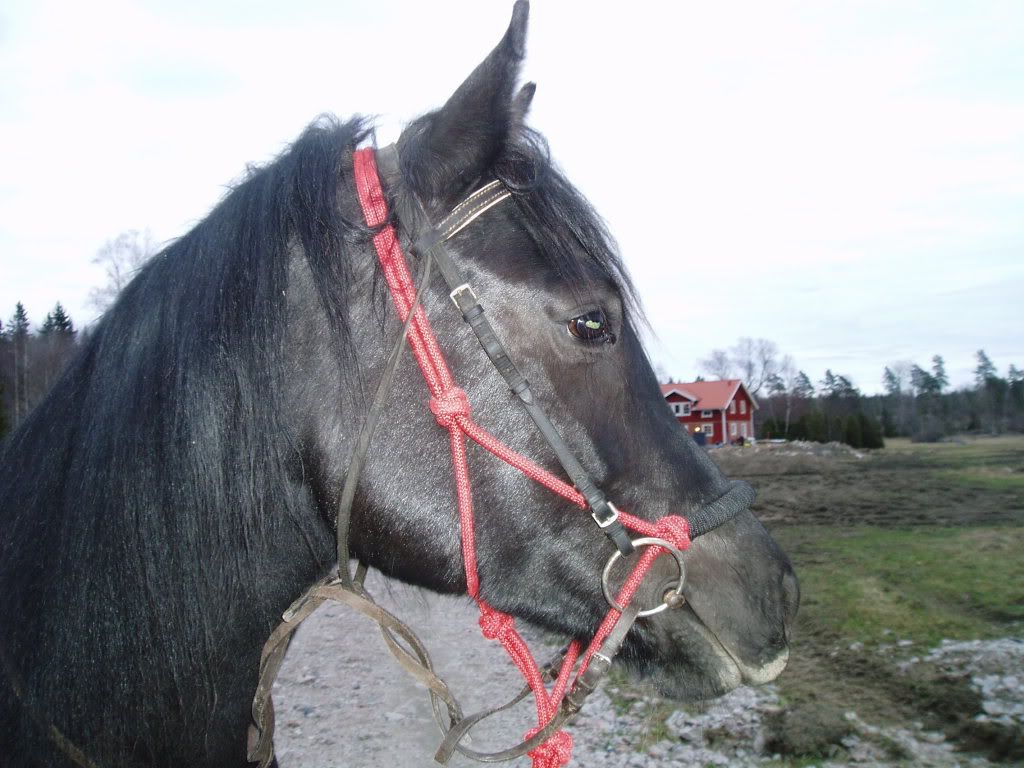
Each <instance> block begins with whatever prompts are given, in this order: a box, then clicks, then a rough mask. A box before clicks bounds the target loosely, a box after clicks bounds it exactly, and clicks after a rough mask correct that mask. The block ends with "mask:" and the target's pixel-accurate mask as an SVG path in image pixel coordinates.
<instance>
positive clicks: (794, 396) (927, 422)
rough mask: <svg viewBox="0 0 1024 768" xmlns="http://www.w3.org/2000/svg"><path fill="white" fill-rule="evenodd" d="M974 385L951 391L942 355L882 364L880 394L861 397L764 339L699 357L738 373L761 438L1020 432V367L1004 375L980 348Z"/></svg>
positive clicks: (868, 444)
mask: <svg viewBox="0 0 1024 768" xmlns="http://www.w3.org/2000/svg"><path fill="white" fill-rule="evenodd" d="M975 361H976V366H975V369H974V373H975V380H974V385H973V386H970V387H962V388H960V389H957V390H951V389H950V384H949V377H948V376H947V374H946V364H945V360H944V359H943V357H942V356H941V355H935V356H933V357H932V359H931V365H930V366H929V367H927V368H924V367H921V366H919V365H917V364H916V363H914V362H910V361H899V362H894V363H890V364H889V365H887V366H885V367H884V370H883V372H882V379H881V383H882V386H883V390H884V394H877V395H865V394H863V393H862V392H861V391H860V390H859V389H858V388H857V387H856V386H854V384H853V382H852V380H851V378H850V377H849V376H846V375H844V374H842V373H837V372H833V371H832V370H826V371H825V373H824V375H823V376H822V378H820V379H819V380H818V381H816V382H815V381H812V379H811V377H810V376H808V375H807V373H805V372H804V371H802V370H800V369H798V368H797V366H796V364H795V363H794V361H793V359H792V357H790V356H789V355H784V354H781V353H780V352H779V349H778V346H777V345H776V344H775V343H774V342H772V341H769V340H767V339H750V338H742V339H740V340H739V341H738V342H737V343H736V344H735V345H734V346H733V347H731V348H730V349H715V350H713V351H712V352H711V354H710V355H709V356H708V357H706V358H703V359H701V360H700V361H698V366H699V367H700V369H701V370H702V371H703V372H705V373H707V374H708V375H710V376H713V377H715V378H721V379H728V378H740V379H742V380H743V382H744V384H745V385H746V386H747V389H748V390H749V391H750V393H751V394H753V395H754V396H755V397H756V398H757V399H758V401H759V403H760V405H761V407H760V409H758V410H757V411H755V415H754V428H755V432H756V434H757V436H758V437H760V438H781V439H787V440H810V441H815V442H831V441H836V442H843V443H847V444H849V445H851V446H854V447H857V448H880V447H882V446H883V444H884V438H886V437H910V438H911V439H914V440H918V441H935V440H940V439H941V438H943V437H944V436H946V435H952V434H963V433H989V434H999V433H1003V432H1008V431H1016V432H1024V371H1022V370H1021V369H1020V368H1018V367H1017V366H1016V365H1010V366H1009V368H1008V369H1007V375H1006V376H1005V377H1002V376H1000V375H999V373H998V369H997V368H996V365H995V364H994V363H993V362H992V360H991V359H990V358H989V357H988V355H987V354H986V353H985V351H984V350H983V349H979V350H978V351H977V353H976V354H975Z"/></svg>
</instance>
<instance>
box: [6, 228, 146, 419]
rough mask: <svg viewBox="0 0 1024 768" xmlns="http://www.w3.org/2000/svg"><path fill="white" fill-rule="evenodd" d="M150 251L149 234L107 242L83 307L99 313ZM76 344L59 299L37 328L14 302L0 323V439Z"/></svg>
mask: <svg viewBox="0 0 1024 768" xmlns="http://www.w3.org/2000/svg"><path fill="white" fill-rule="evenodd" d="M155 252H156V244H155V243H154V241H153V236H152V234H151V233H150V232H149V230H145V231H143V232H139V231H138V230H129V231H127V232H122V233H121V234H120V235H118V236H117V237H115V238H113V239H112V240H108V241H107V242H106V243H105V244H104V245H103V247H102V248H100V249H99V251H97V253H96V255H95V256H94V257H93V259H92V263H93V264H97V265H99V266H101V267H103V271H104V273H105V275H106V283H105V285H103V286H102V287H101V288H93V289H92V290H91V291H90V293H89V304H90V305H91V306H92V307H93V308H94V309H95V310H97V311H98V312H99V313H102V312H104V311H105V310H106V309H107V307H108V306H110V305H111V304H112V303H113V302H114V299H115V298H117V295H118V293H120V291H121V289H122V288H124V286H125V285H127V284H128V281H129V280H131V278H132V277H133V276H134V274H135V273H136V272H137V271H138V270H139V269H140V268H141V267H142V265H143V264H145V262H146V261H147V260H148V259H149V258H150V257H151V256H152V255H153V254H154V253H155ZM80 341H81V340H80V339H79V330H78V329H77V328H75V324H74V321H73V320H72V319H71V316H70V315H69V314H68V313H67V311H66V310H65V309H64V306H63V305H62V304H61V303H60V302H59V301H58V302H57V303H56V305H54V307H53V309H51V310H50V311H49V312H48V313H47V314H46V317H45V318H44V319H43V321H42V323H40V324H39V326H38V327H35V326H33V324H32V322H31V320H30V319H29V315H28V310H27V309H26V307H25V305H24V304H23V303H22V302H20V301H19V302H18V303H17V304H16V305H15V307H14V312H13V313H12V314H11V315H10V317H9V318H8V319H7V320H6V321H4V320H2V319H0V437H3V435H4V434H6V433H7V432H9V431H10V430H12V429H13V428H14V427H16V426H18V425H19V424H20V423H21V422H22V421H24V420H25V417H26V416H27V415H28V414H29V412H30V411H31V410H32V408H34V407H35V405H36V404H37V403H38V402H39V401H40V400H42V399H43V397H44V396H45V395H46V393H47V392H48V391H49V389H50V387H52V386H53V384H54V382H55V381H56V380H57V377H58V376H59V374H60V372H61V371H62V370H63V368H64V366H65V365H66V364H67V362H68V360H70V359H71V356H72V355H73V354H74V352H75V349H76V347H77V345H78V343H79V342H80Z"/></svg>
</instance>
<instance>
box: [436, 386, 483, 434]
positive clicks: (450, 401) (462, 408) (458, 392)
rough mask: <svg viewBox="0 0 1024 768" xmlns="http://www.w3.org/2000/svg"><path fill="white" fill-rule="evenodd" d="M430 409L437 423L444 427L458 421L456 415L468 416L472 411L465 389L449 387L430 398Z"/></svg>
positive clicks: (450, 426)
mask: <svg viewBox="0 0 1024 768" xmlns="http://www.w3.org/2000/svg"><path fill="white" fill-rule="evenodd" d="M430 410H431V411H433V412H434V418H436V419H437V423H438V424H440V425H441V426H442V427H444V428H445V429H451V428H452V426H454V425H455V424H456V423H458V417H459V416H469V415H470V414H471V413H472V412H473V407H472V406H471V405H470V403H469V398H468V397H467V396H466V392H465V390H463V389H462V388H460V387H450V388H449V389H447V390H445V391H444V392H442V393H441V394H440V395H438V396H437V397H432V398H430Z"/></svg>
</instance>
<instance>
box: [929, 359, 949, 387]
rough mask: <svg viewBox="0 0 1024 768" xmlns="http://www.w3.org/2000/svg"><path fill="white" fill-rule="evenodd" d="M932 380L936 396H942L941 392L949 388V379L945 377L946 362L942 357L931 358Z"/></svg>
mask: <svg viewBox="0 0 1024 768" xmlns="http://www.w3.org/2000/svg"><path fill="white" fill-rule="evenodd" d="M932 378H933V379H934V380H935V392H936V394H942V390H944V389H945V388H946V387H948V386H949V377H948V376H947V375H946V361H945V360H943V359H942V355H935V356H934V357H933V358H932Z"/></svg>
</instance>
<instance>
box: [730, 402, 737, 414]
mask: <svg viewBox="0 0 1024 768" xmlns="http://www.w3.org/2000/svg"><path fill="white" fill-rule="evenodd" d="M729 414H730V415H735V414H736V401H735V400H732V401H730V403H729Z"/></svg>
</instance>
